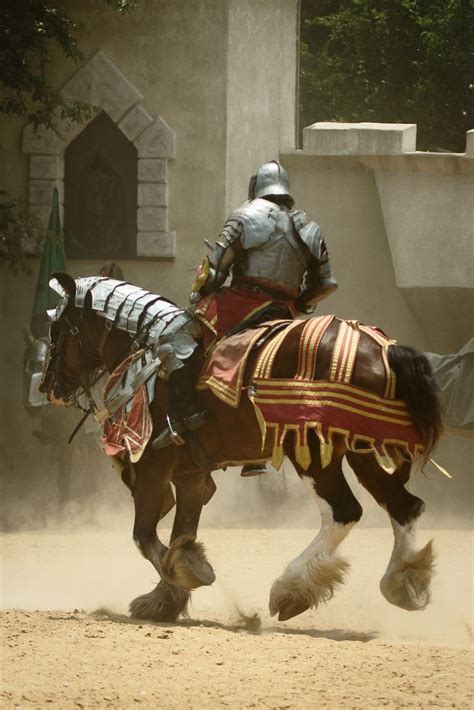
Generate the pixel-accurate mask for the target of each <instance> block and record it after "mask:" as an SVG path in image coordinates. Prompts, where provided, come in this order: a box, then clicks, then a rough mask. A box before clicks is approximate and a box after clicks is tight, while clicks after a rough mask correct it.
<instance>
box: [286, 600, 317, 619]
mask: <svg viewBox="0 0 474 710" xmlns="http://www.w3.org/2000/svg"><path fill="white" fill-rule="evenodd" d="M309 608H310V605H309V604H306V603H304V602H299V603H297V604H294V603H291V602H290V603H288V604H283V605H282V606H281V607H280V610H279V613H278V621H288V619H292V618H293V617H294V616H298V614H302V613H303V612H304V611H308V609H309Z"/></svg>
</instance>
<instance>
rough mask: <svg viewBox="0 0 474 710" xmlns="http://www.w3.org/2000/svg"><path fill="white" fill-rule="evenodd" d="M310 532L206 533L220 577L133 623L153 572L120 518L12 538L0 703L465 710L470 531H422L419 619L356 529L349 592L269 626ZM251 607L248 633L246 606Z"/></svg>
mask: <svg viewBox="0 0 474 710" xmlns="http://www.w3.org/2000/svg"><path fill="white" fill-rule="evenodd" d="M314 534H315V532H314V531H312V530H307V529H304V530H302V529H297V530H295V529H292V530H271V529H256V530H255V529H247V530H228V529H226V530H224V529H209V530H206V529H203V530H202V531H201V534H200V539H202V540H203V542H205V544H206V546H207V549H208V554H209V558H210V560H211V562H212V564H213V566H214V568H215V571H216V574H217V581H216V583H215V584H214V585H213V587H211V588H206V589H201V590H198V591H197V592H196V593H195V594H194V597H193V606H192V609H191V620H190V621H187V622H183V623H180V624H176V625H169V624H166V625H157V624H147V623H131V622H130V620H129V619H128V617H127V616H126V609H127V604H128V602H129V601H130V600H131V599H132V598H133V597H134V596H137V595H138V594H140V593H143V592H146V591H149V590H150V589H151V588H152V586H153V584H154V583H155V582H156V575H155V573H154V571H153V569H152V568H151V566H150V565H149V563H147V562H146V561H145V560H143V559H142V558H141V557H140V556H139V554H138V553H137V551H136V550H135V548H134V546H133V543H132V542H131V536H130V532H129V530H128V529H126V528H125V527H123V528H122V527H120V529H115V530H113V531H110V530H107V531H106V530H102V531H101V530H97V529H95V530H92V529H91V530H86V531H84V530H75V531H74V530H73V531H71V530H70V531H67V532H64V531H63V532H55V531H52V532H41V533H32V532H24V533H11V534H5V535H3V536H2V538H1V545H2V559H3V562H2V570H1V571H2V586H1V589H2V598H1V606H2V609H3V611H2V612H1V622H2V676H3V677H2V687H1V693H0V705H1V707H2V708H13V707H20V708H45V707H48V708H49V707H51V708H64V709H66V708H77V707H79V708H107V707H110V708H133V707H136V706H142V707H150V708H151V707H154V708H156V707H160V708H219V707H225V706H228V707H231V708H250V707H255V708H380V707H388V708H400V707H414V708H428V707H430V708H431V707H439V708H463V709H465V708H468V707H472V699H473V682H472V668H473V665H472V660H473V658H472V650H471V642H472V621H471V613H472V612H471V604H472V537H471V536H470V534H469V533H467V532H465V531H445V530H444V531H441V530H438V531H436V532H434V533H432V534H430V533H429V532H427V531H421V532H420V535H419V541H420V543H424V542H426V541H427V540H428V539H429V538H430V537H434V538H435V543H436V548H437V551H438V565H437V566H438V570H437V575H436V578H435V581H434V585H433V602H432V604H431V606H430V607H429V608H428V609H427V610H426V611H424V612H406V611H403V610H400V609H396V608H394V607H391V606H390V605H389V604H388V603H387V602H386V601H385V600H384V599H383V597H382V596H381V594H380V592H379V590H378V581H379V579H380V577H381V576H382V573H383V571H384V569H385V566H386V564H387V561H388V557H389V554H390V550H391V538H392V536H391V531H390V530H389V529H365V530H357V529H356V530H354V531H353V532H352V533H351V535H350V536H349V538H348V540H347V541H346V542H345V543H344V545H343V547H342V552H343V554H344V555H345V556H346V557H347V558H348V559H349V561H350V562H351V563H352V569H351V572H350V574H349V577H348V579H347V582H346V584H345V586H344V588H342V589H341V590H340V591H339V593H338V594H337V595H336V596H335V598H334V599H333V600H332V601H331V602H329V603H328V604H327V605H326V606H324V607H322V608H321V609H318V610H317V611H316V610H312V611H309V612H306V613H305V614H303V615H301V616H299V617H296V618H295V619H292V620H290V621H287V622H285V623H280V622H278V621H275V620H274V619H272V618H270V616H269V614H268V610H267V602H268V592H269V589H270V586H271V583H272V581H273V579H274V578H275V577H276V576H277V575H278V574H279V573H280V572H281V571H282V569H283V566H284V565H285V563H286V562H287V561H289V560H290V559H291V558H292V557H294V556H296V555H297V554H298V553H299V552H300V551H301V550H302V549H303V547H304V546H306V544H308V542H309V541H310V540H311V539H312V537H314ZM98 609H99V610H100V611H99V612H98V613H96V614H94V611H96V610H98ZM254 614H257V617H256V619H257V623H255V619H254V623H253V624H249V625H248V627H247V628H246V626H245V621H244V620H243V616H242V615H246V616H247V617H252V616H253V615H254ZM258 621H260V622H261V626H260V628H256V627H257V626H258Z"/></svg>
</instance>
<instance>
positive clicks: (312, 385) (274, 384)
mask: <svg viewBox="0 0 474 710" xmlns="http://www.w3.org/2000/svg"><path fill="white" fill-rule="evenodd" d="M254 384H255V386H256V387H257V389H258V392H266V393H270V392H275V393H278V392H280V391H281V388H282V387H286V388H288V389H290V390H293V389H297V390H299V391H301V393H302V394H307V392H306V390H310V391H311V390H313V391H318V390H321V389H328V390H336V391H339V390H340V391H342V392H349V393H351V394H353V395H354V396H355V397H360V398H362V399H373V400H375V401H376V402H379V403H380V404H387V405H388V406H390V407H402V408H406V404H405V402H403V401H402V400H401V399H393V400H389V401H387V400H386V399H385V398H383V397H381V396H380V395H378V394H375V393H374V392H368V391H367V390H364V389H362V388H361V387H358V386H357V385H347V384H344V383H342V382H329V381H328V380H319V381H317V382H305V381H302V380H298V381H296V380H285V379H280V378H276V377H275V378H272V379H259V378H256V379H255V380H254Z"/></svg>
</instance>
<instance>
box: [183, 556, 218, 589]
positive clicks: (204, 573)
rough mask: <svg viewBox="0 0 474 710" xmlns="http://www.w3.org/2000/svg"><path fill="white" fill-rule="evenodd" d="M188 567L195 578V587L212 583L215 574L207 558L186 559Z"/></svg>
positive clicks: (214, 579)
mask: <svg viewBox="0 0 474 710" xmlns="http://www.w3.org/2000/svg"><path fill="white" fill-rule="evenodd" d="M187 563H188V567H189V569H190V571H191V573H192V574H193V576H194V578H195V583H197V582H198V584H196V587H207V586H209V585H211V584H214V582H215V581H216V575H215V572H214V570H213V569H212V567H211V565H210V564H209V562H208V561H207V560H196V559H190V560H187Z"/></svg>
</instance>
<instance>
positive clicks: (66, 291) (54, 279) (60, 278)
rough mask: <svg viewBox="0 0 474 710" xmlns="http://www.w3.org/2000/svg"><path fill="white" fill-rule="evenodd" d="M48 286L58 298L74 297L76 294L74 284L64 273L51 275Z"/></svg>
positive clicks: (56, 272)
mask: <svg viewBox="0 0 474 710" xmlns="http://www.w3.org/2000/svg"><path fill="white" fill-rule="evenodd" d="M49 286H50V288H52V289H53V291H56V293H59V295H60V296H74V295H75V293H76V282H75V281H74V279H73V278H72V276H69V274H66V273H65V272H64V271H55V272H54V274H51V278H50V281H49Z"/></svg>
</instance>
